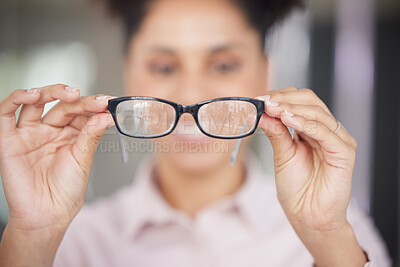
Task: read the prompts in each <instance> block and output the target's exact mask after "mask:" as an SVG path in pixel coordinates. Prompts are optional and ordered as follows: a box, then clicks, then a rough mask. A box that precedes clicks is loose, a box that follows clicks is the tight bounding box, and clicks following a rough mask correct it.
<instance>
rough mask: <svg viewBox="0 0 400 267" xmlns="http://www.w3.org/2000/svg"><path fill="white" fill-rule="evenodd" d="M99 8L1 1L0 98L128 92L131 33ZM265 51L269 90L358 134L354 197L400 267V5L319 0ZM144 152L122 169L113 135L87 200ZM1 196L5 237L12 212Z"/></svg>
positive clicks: (119, 180) (265, 154)
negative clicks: (319, 104) (125, 63)
mask: <svg viewBox="0 0 400 267" xmlns="http://www.w3.org/2000/svg"><path fill="white" fill-rule="evenodd" d="M93 2H95V1H92V2H90V1H82V0H69V1H61V0H35V1H30V0H2V1H0V99H3V98H5V97H6V96H7V95H8V94H9V93H11V92H12V91H13V90H15V89H20V88H33V87H40V86H43V85H48V84H53V83H65V84H69V85H71V86H74V87H77V88H80V89H81V91H82V95H88V94H96V93H105V94H111V95H115V96H122V95H124V92H123V84H122V68H121V67H122V58H123V52H122V51H123V35H122V29H121V28H120V25H119V24H118V22H117V21H114V20H112V19H109V18H108V17H107V16H106V14H105V12H104V10H103V9H102V7H101V6H100V5H98V4H94V3H93ZM266 51H267V52H268V54H269V57H270V62H271V70H272V71H271V74H270V79H269V84H270V85H269V87H270V88H269V89H278V88H283V87H286V86H290V85H295V86H297V87H298V88H304V87H308V88H312V89H313V90H314V91H315V92H316V93H317V94H318V95H319V96H320V97H321V98H322V99H323V100H324V101H325V103H327V105H328V106H329V108H330V109H331V110H332V111H333V114H334V115H335V117H336V118H338V120H340V121H341V122H342V124H343V125H344V126H345V127H346V129H347V130H348V131H349V132H350V133H351V134H352V135H353V136H355V138H356V140H357V142H358V154H357V162H356V168H355V172H354V185H353V201H355V202H356V203H357V204H358V205H359V206H360V207H362V208H363V209H364V210H365V211H366V212H368V213H370V214H371V215H372V216H373V218H374V221H375V224H376V226H377V227H378V229H379V230H380V232H381V234H382V236H383V238H384V239H385V241H386V244H387V247H388V249H389V252H390V255H391V257H392V259H393V261H394V265H395V266H399V265H398V264H399V261H400V254H399V250H400V231H399V228H400V198H399V192H400V183H399V181H400V167H399V166H400V1H399V0H336V1H333V0H318V1H311V2H309V4H308V6H307V8H306V9H305V10H303V11H296V12H294V13H293V14H292V15H291V17H290V18H289V19H288V20H286V21H285V22H284V23H282V24H280V25H279V26H277V27H276V29H275V30H274V32H273V33H272V34H271V35H270V36H268V39H267V47H266ZM47 108H50V106H49V107H47ZM253 139H254V140H253V147H255V150H256V153H257V154H259V155H260V156H261V158H262V159H263V161H264V169H265V172H267V173H273V162H272V150H271V147H270V145H269V143H268V140H267V139H266V138H265V137H264V136H262V135H256V136H255V137H254V138H253ZM129 142H137V143H140V144H141V143H143V141H140V140H139V141H138V140H129ZM138 147H142V148H143V149H141V150H140V149H139V150H138V151H136V153H130V155H129V157H130V159H129V161H128V164H123V163H122V161H121V155H120V147H119V143H118V137H117V135H116V131H115V130H113V129H110V130H109V131H108V132H107V133H106V135H105V136H104V138H103V139H102V141H101V143H100V145H99V147H98V150H97V153H96V157H95V162H94V166H93V171H92V177H91V182H90V185H89V190H88V193H87V201H93V200H94V199H97V198H99V197H103V196H107V195H109V194H110V193H112V192H113V191H115V190H116V189H117V188H119V187H121V186H123V185H125V184H129V183H131V182H132V174H133V172H134V170H135V167H136V164H137V162H138V161H139V160H140V158H142V157H143V156H144V155H145V154H146V153H148V150H149V149H146V143H143V144H141V145H139V146H138ZM116 171H117V172H118V174H119V175H118V176H116V175H115V172H116ZM0 192H1V193H0V231H1V229H2V228H3V227H4V225H5V224H6V223H7V214H8V211H7V204H6V201H5V198H4V194H3V190H2V188H1V189H0Z"/></svg>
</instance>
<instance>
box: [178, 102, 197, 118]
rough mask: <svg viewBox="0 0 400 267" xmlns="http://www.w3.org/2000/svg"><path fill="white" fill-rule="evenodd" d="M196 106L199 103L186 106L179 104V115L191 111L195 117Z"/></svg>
mask: <svg viewBox="0 0 400 267" xmlns="http://www.w3.org/2000/svg"><path fill="white" fill-rule="evenodd" d="M196 107H197V105H190V106H184V105H179V109H178V110H179V116H180V115H182V114H184V113H190V114H192V116H193V117H195V116H196Z"/></svg>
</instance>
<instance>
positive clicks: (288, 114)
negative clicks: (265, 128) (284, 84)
mask: <svg viewBox="0 0 400 267" xmlns="http://www.w3.org/2000/svg"><path fill="white" fill-rule="evenodd" d="M285 115H286V116H289V117H293V116H294V114H293V113H292V112H289V111H287V110H286V109H285Z"/></svg>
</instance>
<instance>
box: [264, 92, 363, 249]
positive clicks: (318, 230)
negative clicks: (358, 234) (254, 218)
mask: <svg viewBox="0 0 400 267" xmlns="http://www.w3.org/2000/svg"><path fill="white" fill-rule="evenodd" d="M260 99H263V100H265V103H266V108H265V114H263V116H262V118H261V121H260V124H259V126H260V127H261V128H262V129H263V130H264V132H265V133H266V135H267V136H268V138H269V140H270V141H271V144H272V146H273V149H274V166H275V177H276V187H277V193H278V199H279V201H280V204H281V206H282V208H283V210H284V211H285V214H286V216H287V217H288V219H289V221H290V223H291V224H292V226H293V227H294V229H295V230H296V232H297V234H298V235H299V237H300V239H301V240H302V241H303V243H304V244H305V245H306V246H307V247H308V248H309V249H310V250H313V249H314V247H315V246H313V244H315V243H320V242H316V241H317V240H313V239H315V238H316V237H322V236H325V238H327V236H328V235H326V234H327V233H333V234H334V235H335V234H338V233H344V232H346V233H347V232H349V231H347V230H348V229H349V224H348V222H347V219H346V210H347V207H348V204H349V200H350V192H351V183H352V176H353V169H354V163H355V157H356V148H357V144H356V141H355V139H354V138H353V137H352V136H351V135H349V133H348V132H347V131H346V130H345V129H344V127H343V126H342V127H341V128H340V129H339V131H338V132H337V133H334V131H335V130H336V128H337V127H338V122H337V121H336V119H335V118H334V117H333V115H332V114H331V112H330V111H329V109H328V108H327V107H326V105H325V104H324V103H323V102H322V101H321V100H320V99H319V98H318V97H317V95H316V94H315V93H314V92H313V91H312V90H310V89H302V90H299V89H297V88H294V87H290V88H286V89H283V90H276V91H270V92H268V95H267V96H262V97H260ZM286 126H288V127H291V128H293V129H294V130H295V138H294V139H292V138H291V135H290V133H289V131H288V129H287V127H286ZM350 229H351V227H350ZM351 230H352V229H351ZM350 232H351V231H350ZM349 236H351V235H349ZM354 240H355V238H354ZM342 245H343V244H342ZM357 246H358V245H357ZM316 249H319V248H316ZM358 251H359V252H361V249H360V248H359V246H358ZM311 253H312V254H313V251H311ZM314 256H316V255H314Z"/></svg>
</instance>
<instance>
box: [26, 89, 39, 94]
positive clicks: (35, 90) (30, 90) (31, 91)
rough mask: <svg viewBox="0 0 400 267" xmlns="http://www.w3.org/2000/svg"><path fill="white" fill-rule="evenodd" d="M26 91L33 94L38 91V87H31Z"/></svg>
mask: <svg viewBox="0 0 400 267" xmlns="http://www.w3.org/2000/svg"><path fill="white" fill-rule="evenodd" d="M26 92H27V93H28V94H35V93H38V92H39V89H35V88H32V89H29V90H26Z"/></svg>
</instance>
